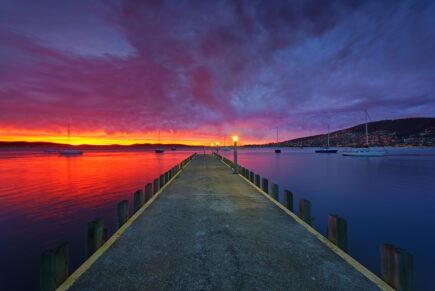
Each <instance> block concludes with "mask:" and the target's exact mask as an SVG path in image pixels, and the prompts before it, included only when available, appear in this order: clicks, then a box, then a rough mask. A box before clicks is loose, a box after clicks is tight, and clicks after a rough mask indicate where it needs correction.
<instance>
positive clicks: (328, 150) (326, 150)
mask: <svg viewBox="0 0 435 291" xmlns="http://www.w3.org/2000/svg"><path fill="white" fill-rule="evenodd" d="M337 151H338V150H337V149H333V148H330V147H329V125H328V145H327V146H326V147H324V148H322V149H319V150H316V153H318V154H336V153H337Z"/></svg>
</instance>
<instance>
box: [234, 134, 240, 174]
mask: <svg viewBox="0 0 435 291" xmlns="http://www.w3.org/2000/svg"><path fill="white" fill-rule="evenodd" d="M238 139H239V138H238V137H237V136H233V142H234V167H233V174H238V173H239V170H238V166H237V141H238Z"/></svg>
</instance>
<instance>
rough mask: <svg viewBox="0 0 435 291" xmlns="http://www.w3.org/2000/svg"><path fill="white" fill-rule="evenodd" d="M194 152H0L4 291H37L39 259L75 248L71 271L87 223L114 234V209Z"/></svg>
mask: <svg viewBox="0 0 435 291" xmlns="http://www.w3.org/2000/svg"><path fill="white" fill-rule="evenodd" d="M191 153H192V152H188V151H180V150H178V151H166V152H165V153H164V154H160V155H159V154H155V153H154V152H152V151H150V152H143V151H140V152H139V151H130V152H86V153H85V154H84V155H83V156H81V157H61V156H58V155H57V154H42V153H34V152H33V153H32V152H23V151H20V152H19V151H16V152H11V151H8V152H5V151H1V152H0V181H1V182H0V233H1V237H0V258H1V259H0V282H1V287H0V289H1V290H39V254H40V252H41V251H42V250H43V249H45V248H46V247H47V246H50V245H51V244H52V243H56V242H59V241H62V240H68V241H69V242H70V258H71V267H70V268H71V269H72V270H74V269H75V268H77V267H78V266H79V265H80V263H82V262H83V261H84V259H85V229H86V223H87V222H88V221H90V220H92V219H94V218H96V217H103V218H104V221H105V224H106V227H107V228H108V231H109V234H112V233H114V231H115V228H116V205H117V203H118V202H119V201H121V200H123V199H128V200H129V203H130V210H131V208H132V201H133V192H134V191H135V190H137V189H143V188H144V185H145V184H146V183H148V182H151V181H152V180H153V179H154V178H156V177H157V176H159V175H160V174H162V173H163V172H165V171H167V170H168V169H170V168H171V167H172V166H174V165H175V164H177V163H179V162H180V161H181V160H183V159H185V158H186V157H188V156H189V155H190V154H191Z"/></svg>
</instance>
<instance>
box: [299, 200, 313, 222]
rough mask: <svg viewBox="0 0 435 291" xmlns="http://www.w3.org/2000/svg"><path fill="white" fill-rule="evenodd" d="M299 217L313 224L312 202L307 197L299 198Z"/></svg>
mask: <svg viewBox="0 0 435 291" xmlns="http://www.w3.org/2000/svg"><path fill="white" fill-rule="evenodd" d="M299 217H300V218H301V219H302V220H303V221H305V222H306V223H308V224H309V225H312V223H313V218H312V217H311V202H310V201H308V200H307V199H303V198H301V199H300V200H299Z"/></svg>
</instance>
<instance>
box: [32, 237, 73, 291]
mask: <svg viewBox="0 0 435 291" xmlns="http://www.w3.org/2000/svg"><path fill="white" fill-rule="evenodd" d="M68 274H69V244H68V242H62V243H60V244H59V245H57V246H56V247H54V248H51V249H48V250H45V251H43V252H42V253H41V273H40V282H39V286H40V290H41V291H54V290H56V288H57V287H59V285H60V284H62V283H63V282H64V281H65V280H66V278H68Z"/></svg>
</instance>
